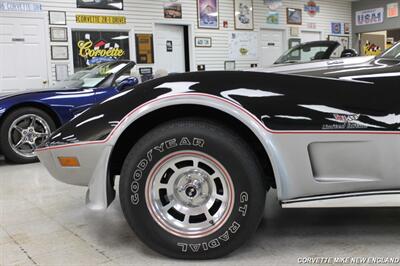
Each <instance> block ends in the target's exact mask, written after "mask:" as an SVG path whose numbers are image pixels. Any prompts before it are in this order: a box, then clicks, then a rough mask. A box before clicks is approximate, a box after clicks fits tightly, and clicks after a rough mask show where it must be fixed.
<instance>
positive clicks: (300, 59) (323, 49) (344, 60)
mask: <svg viewBox="0 0 400 266" xmlns="http://www.w3.org/2000/svg"><path fill="white" fill-rule="evenodd" d="M339 49H343V48H342V46H341V44H340V43H339V42H336V41H314V42H307V43H302V44H299V45H296V46H294V47H293V48H291V49H289V50H288V51H286V52H285V53H284V54H283V55H282V56H281V57H279V58H278V60H276V62H275V63H274V64H273V65H272V66H270V67H267V68H263V69H261V71H263V72H285V73H290V72H298V70H299V69H302V70H312V69H315V68H321V67H322V68H323V67H326V68H329V67H337V66H343V67H346V66H352V65H356V64H357V65H358V64H364V63H368V62H369V61H371V60H372V59H373V58H374V56H358V53H357V52H356V51H355V50H354V49H344V50H343V51H342V52H340V50H339ZM339 53H340V57H339V56H338V55H339ZM257 71H260V69H257Z"/></svg>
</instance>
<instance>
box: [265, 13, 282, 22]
mask: <svg viewBox="0 0 400 266" xmlns="http://www.w3.org/2000/svg"><path fill="white" fill-rule="evenodd" d="M267 24H279V12H276V11H268V13H267Z"/></svg>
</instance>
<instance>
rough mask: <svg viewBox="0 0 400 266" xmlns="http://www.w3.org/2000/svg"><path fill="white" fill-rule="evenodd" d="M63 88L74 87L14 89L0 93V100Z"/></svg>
mask: <svg viewBox="0 0 400 266" xmlns="http://www.w3.org/2000/svg"><path fill="white" fill-rule="evenodd" d="M65 90H74V88H64V89H61V88H55V87H54V88H48V89H30V90H23V91H16V92H5V93H0V101H1V100H4V99H8V98H11V97H14V96H19V95H24V94H30V93H44V92H56V91H65Z"/></svg>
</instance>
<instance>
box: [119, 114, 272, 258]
mask: <svg viewBox="0 0 400 266" xmlns="http://www.w3.org/2000/svg"><path fill="white" fill-rule="evenodd" d="M261 173H262V171H261V167H260V166H259V164H258V161H257V158H256V156H255V154H254V152H253V151H252V150H251V149H250V148H249V146H248V145H247V144H246V143H245V142H244V141H243V140H242V139H241V138H240V137H238V136H237V135H236V134H234V133H233V132H232V131H231V130H229V129H227V128H225V127H222V126H220V125H217V124H215V123H213V122H210V121H205V120H196V119H192V120H177V121H173V122H169V123H166V124H164V125H161V126H159V127H157V128H155V129H154V130H152V131H151V132H149V133H148V134H146V135H145V136H144V137H143V138H142V139H140V140H139V141H138V142H137V144H136V145H135V146H134V147H133V148H132V150H131V151H130V153H129V154H128V156H127V158H126V159H125V162H124V165H123V168H122V172H121V179H120V186H119V189H120V200H121V206H122V210H123V212H124V215H125V217H126V219H127V221H128V223H129V225H130V226H131V227H132V229H133V230H134V231H135V232H136V234H137V235H138V236H139V237H140V238H141V239H142V241H143V242H145V243H146V244H147V245H148V246H150V247H151V248H152V249H154V250H156V251H158V252H160V253H162V254H164V255H166V256H169V257H174V258H184V259H210V258H216V257H221V256H224V255H226V254H228V253H230V252H231V251H233V250H235V249H237V248H238V247H239V246H241V245H242V244H243V243H244V242H245V240H247V239H249V238H250V236H251V235H252V234H253V233H254V232H255V231H256V229H257V227H258V224H259V222H260V219H261V217H262V213H263V209H264V203H265V193H266V188H265V186H264V185H263V182H262V175H261Z"/></svg>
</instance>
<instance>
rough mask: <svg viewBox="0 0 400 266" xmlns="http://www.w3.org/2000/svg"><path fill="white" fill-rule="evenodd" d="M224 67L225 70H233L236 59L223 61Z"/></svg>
mask: <svg viewBox="0 0 400 266" xmlns="http://www.w3.org/2000/svg"><path fill="white" fill-rule="evenodd" d="M224 69H225V70H227V71H233V70H236V61H234V60H229V61H225V62H224Z"/></svg>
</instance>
